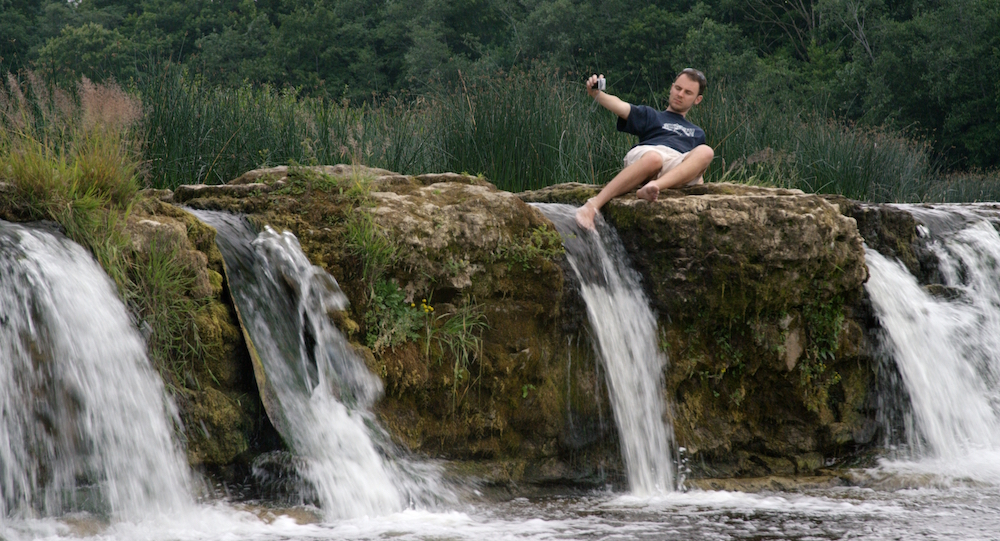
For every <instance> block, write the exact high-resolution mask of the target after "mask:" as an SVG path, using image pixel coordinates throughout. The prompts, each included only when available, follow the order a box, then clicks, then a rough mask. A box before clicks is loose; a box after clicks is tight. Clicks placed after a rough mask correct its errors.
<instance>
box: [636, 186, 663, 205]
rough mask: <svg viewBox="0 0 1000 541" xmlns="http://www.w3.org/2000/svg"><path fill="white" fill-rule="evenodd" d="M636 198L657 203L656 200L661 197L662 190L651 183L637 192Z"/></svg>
mask: <svg viewBox="0 0 1000 541" xmlns="http://www.w3.org/2000/svg"><path fill="white" fill-rule="evenodd" d="M635 196H636V197H638V198H639V199H645V200H646V201H656V198H657V197H660V188H659V186H657V185H656V184H655V183H652V182H650V183H649V184H646V185H645V186H643V187H642V188H639V191H637V192H635Z"/></svg>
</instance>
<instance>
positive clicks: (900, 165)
mask: <svg viewBox="0 0 1000 541" xmlns="http://www.w3.org/2000/svg"><path fill="white" fill-rule="evenodd" d="M691 116H692V118H693V119H694V121H695V122H699V123H701V124H702V126H703V127H704V128H705V131H706V132H707V133H708V139H709V140H708V143H709V144H710V145H712V146H713V147H714V148H715V149H716V156H717V162H716V163H714V164H713V167H712V168H711V169H710V171H709V175H708V178H707V180H710V181H712V180H715V181H718V180H728V181H733V182H747V183H757V184H767V185H773V186H781V187H788V188H798V189H801V190H803V191H806V192H811V193H830V194H841V195H844V196H846V197H850V198H853V199H858V200H863V201H870V202H903V201H914V200H919V199H920V197H921V195H922V192H923V190H922V189H921V187H922V186H924V185H926V184H927V183H928V182H929V179H931V178H935V177H937V176H938V171H937V170H936V168H935V167H934V165H933V160H932V158H931V152H930V150H929V147H928V146H927V145H924V144H921V143H919V142H915V141H913V140H910V139H907V138H905V137H903V136H901V135H897V134H895V133H893V132H890V131H887V130H880V129H875V128H871V127H859V126H852V125H848V124H844V123H842V122H837V121H834V120H829V119H825V118H822V117H820V116H819V115H818V114H814V113H811V112H807V111H801V110H796V109H791V108H784V107H782V106H781V104H776V103H773V102H769V101H767V100H760V101H754V100H753V99H752V98H749V97H747V96H739V95H736V94H735V93H733V92H730V91H729V90H728V89H726V88H715V89H710V90H709V92H708V93H707V94H706V97H705V100H704V101H703V103H702V104H701V105H699V106H698V107H696V108H695V109H694V110H692V115H691Z"/></svg>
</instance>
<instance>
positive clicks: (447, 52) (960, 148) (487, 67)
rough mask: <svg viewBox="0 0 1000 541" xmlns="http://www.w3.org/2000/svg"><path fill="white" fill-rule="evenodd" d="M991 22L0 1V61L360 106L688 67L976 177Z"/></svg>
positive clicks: (985, 129)
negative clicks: (539, 67)
mask: <svg viewBox="0 0 1000 541" xmlns="http://www.w3.org/2000/svg"><path fill="white" fill-rule="evenodd" d="M996 28H1000V0H950V1H947V2H944V1H941V0H794V1H785V0H741V1H735V0H703V1H699V2H693V1H690V0H670V1H667V0H645V1H641V2H630V1H626V0H601V1H597V0H459V1H450V2H446V1H442V0H413V1H410V2H395V1H389V0H379V1H376V2H367V1H361V0H262V1H257V2H251V1H249V0H220V1H212V2H206V1H196V2H183V1H180V0H127V1H110V0H80V1H79V2H66V1H65V0H42V1H41V2H37V1H30V2H29V1H25V0H2V1H0V36H3V39H2V42H0V69H2V70H3V71H11V72H15V73H17V72H19V71H20V70H21V69H23V68H33V69H35V70H38V71H41V72H42V73H44V74H45V75H46V76H49V77H56V78H59V79H62V80H64V81H76V80H78V78H79V76H80V75H85V76H87V77H89V78H91V79H92V80H95V81H103V80H104V79H105V78H107V77H112V76H113V77H115V78H116V79H117V80H118V81H119V82H122V83H125V82H127V81H129V80H132V79H134V78H136V77H140V76H142V75H143V74H150V73H156V72H158V70H159V68H158V66H162V65H163V64H164V63H166V62H168V61H169V62H174V63H179V64H181V65H182V66H184V67H185V68H186V69H187V70H188V73H189V74H191V76H192V77H194V78H196V79H198V80H199V81H200V82H201V83H200V84H203V85H205V87H212V86H216V85H220V84H221V85H225V86H228V87H230V88H235V87H239V86H241V85H243V84H244V83H249V84H252V85H261V84H267V85H270V87H272V88H276V89H285V88H293V89H296V91H297V92H298V93H300V94H302V95H307V96H311V97H323V98H326V99H328V100H329V99H332V100H334V101H337V102H340V101H341V100H350V102H351V103H354V104H357V103H360V102H362V101H363V102H368V103H372V102H373V101H377V100H378V99H380V98H379V96H381V97H383V98H384V97H385V96H389V95H392V96H395V97H397V98H399V97H403V98H404V99H406V96H409V97H410V98H414V97H416V96H425V95H429V94H430V93H431V92H433V91H439V90H440V89H441V88H445V87H447V88H454V87H455V86H458V85H460V84H461V81H462V79H463V75H464V79H465V80H478V81H485V80H487V79H488V78H490V77H494V76H496V74H498V73H503V72H510V70H511V69H513V68H515V67H521V68H526V67H528V66H529V65H531V64H532V63H535V62H538V61H541V62H545V63H546V64H547V65H549V66H552V67H557V68H559V69H560V70H562V72H563V73H567V72H569V73H575V74H577V75H574V76H573V78H576V79H579V78H580V75H582V74H584V73H589V72H591V71H598V72H603V73H605V74H607V75H608V78H609V82H610V83H611V84H612V88H613V89H614V91H615V92H616V93H618V94H619V95H622V96H623V97H625V98H627V99H634V100H639V101H646V100H652V101H655V100H656V99H657V95H658V94H660V93H662V92H663V91H664V90H665V89H666V88H667V86H668V83H669V81H670V80H671V78H672V76H673V74H674V73H676V72H677V71H678V70H679V69H680V68H683V67H685V66H688V65H692V66H696V67H699V68H701V69H703V70H704V71H705V72H706V73H707V74H708V76H709V81H710V83H712V84H725V85H726V87H727V88H729V89H731V91H732V92H733V93H734V94H736V95H740V96H742V97H743V99H745V100H748V101H753V102H760V101H772V102H775V103H780V104H783V105H785V106H790V107H793V108H799V109H807V110H814V111H817V112H819V113H820V114H822V115H824V116H826V117H835V118H839V119H841V120H845V119H846V120H850V121H856V122H858V123H859V124H861V125H867V126H875V127H883V126H886V127H889V128H892V129H897V130H905V131H906V132H907V133H908V134H910V135H912V136H917V137H921V138H926V139H927V140H928V141H930V142H931V144H932V146H933V150H934V151H935V152H936V153H939V154H941V155H943V156H944V158H945V165H946V166H947V167H948V168H949V169H953V168H957V169H962V170H965V169H970V168H971V169H974V168H992V167H995V166H998V165H1000V152H997V150H996V149H997V148H1000V129H998V128H997V126H998V124H1000V33H998V32H996ZM29 29H33V30H29Z"/></svg>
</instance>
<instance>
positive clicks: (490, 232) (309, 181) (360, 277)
mask: <svg viewBox="0 0 1000 541" xmlns="http://www.w3.org/2000/svg"><path fill="white" fill-rule="evenodd" d="M595 193H596V190H595V188H594V187H591V186H585V185H575V184H574V185H562V186H555V187H550V188H547V189H545V190H540V191H537V192H528V193H524V194H519V195H518V196H514V195H512V194H510V193H507V192H502V191H499V190H496V189H495V188H494V187H493V186H492V185H490V184H489V183H488V182H486V181H484V180H483V179H479V178H476V177H470V176H467V175H454V174H443V175H421V176H417V177H411V176H404V175H399V174H396V173H392V172H388V171H383V170H376V169H368V168H360V167H350V166H334V167H322V168H288V167H283V168H272V169H268V170H260V171H254V172H250V173H247V174H246V175H244V176H243V177H241V178H240V179H237V180H235V181H233V182H232V183H231V184H230V185H228V186H221V187H189V188H183V189H178V190H177V192H175V193H174V194H171V195H170V196H169V197H168V199H169V198H171V197H172V200H173V201H174V202H180V201H183V202H184V203H185V204H187V205H191V206H193V207H196V208H211V209H217V210H230V211H235V212H242V213H246V214H248V215H250V216H251V218H252V219H253V220H255V221H257V222H258V223H261V224H264V223H266V224H270V225H272V226H273V227H275V228H276V229H279V230H280V229H288V230H291V231H292V232H293V233H294V234H295V235H296V236H297V237H298V238H299V240H300V242H301V243H302V247H303V250H304V251H305V252H306V253H307V255H309V257H310V259H311V260H312V261H313V262H314V263H316V264H318V265H320V266H322V267H324V268H325V269H327V271H328V272H330V273H331V274H332V275H333V276H335V277H336V279H337V280H338V281H339V282H340V285H341V287H342V288H343V290H344V291H345V293H346V294H347V295H348V297H349V299H350V303H351V305H350V307H349V309H348V310H347V311H346V312H344V313H341V314H335V315H334V316H335V319H336V321H337V324H338V326H339V327H340V328H341V329H342V330H343V331H344V332H345V334H346V335H347V336H348V338H349V339H350V340H352V342H354V343H355V344H356V346H357V347H358V349H359V351H360V352H361V353H362V354H363V355H364V356H365V358H366V360H367V363H368V365H369V367H370V368H371V369H372V370H373V371H374V372H375V373H376V374H378V375H379V376H380V377H381V378H382V379H383V382H384V383H385V388H386V394H385V396H384V397H383V399H382V400H381V401H380V403H379V405H378V407H377V410H378V414H379V416H380V420H381V421H382V423H383V425H384V426H385V427H386V428H387V429H388V430H390V431H391V432H392V433H393V435H394V436H395V437H396V438H397V440H399V441H400V442H402V443H403V444H404V445H406V446H407V447H408V448H410V449H411V450H413V451H416V452H419V453H425V454H428V455H432V456H440V457H445V458H449V459H467V460H472V461H474V462H476V463H478V464H483V465H485V466H483V468H481V469H480V470H476V471H477V472H478V473H477V475H483V476H484V477H486V478H488V479H493V480H497V481H504V480H516V481H524V480H535V481H547V482H568V481H573V482H579V481H581V480H583V481H586V480H588V479H589V480H595V477H593V476H594V475H596V472H598V471H601V470H603V471H605V472H607V471H615V470H616V469H617V468H620V462H619V461H618V459H617V452H618V447H617V442H616V441H615V437H616V436H615V430H614V427H613V423H611V422H610V419H611V412H610V411H609V410H608V404H607V399H606V389H605V387H604V379H603V375H602V373H601V371H600V367H599V366H598V365H597V364H596V362H595V360H594V355H593V352H592V348H591V345H590V344H589V343H588V341H587V340H588V338H587V336H588V333H587V332H586V329H585V328H584V327H585V325H586V324H585V317H584V316H583V307H582V306H581V305H580V298H579V295H577V294H576V292H575V291H574V287H575V286H574V285H573V284H572V282H571V281H570V279H569V278H567V276H568V275H569V273H567V272H565V269H564V268H563V267H562V266H561V265H564V264H565V260H564V259H563V256H562V255H561V254H560V253H559V250H558V244H559V241H558V239H557V238H553V236H552V234H553V232H554V230H553V228H552V227H551V224H549V223H548V221H547V219H545V218H544V217H543V216H542V215H541V214H540V213H539V212H537V211H536V210H535V209H533V208H532V207H530V206H529V205H527V204H525V203H524V201H540V202H564V203H575V204H580V203H582V202H583V201H585V200H586V199H587V198H588V197H590V196H592V195H594V194H595ZM165 197H167V196H165ZM834 203H836V202H834ZM834 203H831V202H830V201H829V200H827V199H824V198H822V197H818V196H813V195H808V194H803V193H801V192H798V191H790V190H777V189H768V188H755V187H747V186H737V185H729V184H715V185H703V186H696V187H690V188H684V189H681V190H668V191H666V192H665V193H663V194H661V199H660V200H659V201H657V202H655V203H649V202H646V201H640V200H637V199H635V198H634V196H624V197H621V198H617V199H615V200H613V201H612V202H611V203H609V205H607V206H606V207H605V209H603V211H602V212H603V214H604V216H605V218H606V219H607V220H608V221H609V222H610V223H612V225H614V226H615V227H616V228H617V229H618V231H619V233H620V235H621V237H622V240H623V242H624V244H625V246H626V249H627V250H628V251H629V253H630V257H631V258H632V261H633V264H634V265H635V267H636V268H637V269H638V270H639V271H640V273H641V274H642V275H643V283H644V287H645V288H646V290H647V292H648V293H649V296H650V299H651V303H652V304H653V306H654V308H655V309H656V310H657V311H658V313H659V323H660V329H661V341H660V347H661V348H662V349H663V350H665V351H666V352H667V354H668V356H669V359H670V365H669V367H668V368H667V371H666V374H665V380H666V385H667V388H666V397H667V401H668V406H669V408H668V411H669V412H670V413H669V414H670V416H671V417H672V422H673V425H674V430H675V433H676V436H677V440H678V443H679V444H680V445H681V446H682V447H684V453H683V455H682V456H683V457H684V458H685V459H687V460H688V464H689V465H691V466H692V468H693V469H694V470H695V471H694V472H693V474H694V475H696V476H722V477H730V476H760V475H792V474H798V475H802V474H807V473H812V472H814V471H816V470H818V469H820V468H822V467H824V466H825V465H826V464H827V463H828V461H829V460H830V459H832V458H837V457H843V456H846V455H848V454H850V453H851V452H853V451H854V450H856V449H857V448H859V447H863V446H865V445H866V444H868V443H870V442H871V441H872V439H873V438H874V436H875V426H874V422H873V419H874V412H873V406H872V400H871V389H872V387H873V381H874V371H873V366H874V365H873V362H872V361H871V359H869V358H867V357H866V356H865V353H864V351H865V350H864V345H865V343H864V332H863V328H862V325H860V324H859V320H860V316H859V314H860V313H861V312H862V306H861V300H862V293H863V289H862V287H863V283H864V280H865V279H866V277H867V271H866V267H865V265H864V253H863V250H862V244H861V236H860V235H859V234H858V228H857V225H856V222H855V220H854V219H852V218H851V217H847V216H845V215H844V209H842V208H840V207H841V205H840V204H834ZM365 235H368V236H365ZM379 247H382V248H384V251H381V252H380V251H379V249H381V248H379ZM387 284H389V285H388V286H387ZM386 287H388V289H386ZM387 291H388V293H386V292H387ZM397 291H398V295H397V296H396V297H392V295H393V294H395V293H393V292H397ZM387 299H391V300H387ZM425 306H426V307H427V308H426V309H425V311H423V312H419V310H420V309H421V308H424V307H425ZM431 308H433V311H429V310H430V309H431ZM411 309H413V310H415V311H417V312H414V311H410V310H411ZM460 315H461V316H462V317H465V318H471V319H466V321H471V322H474V323H476V326H474V328H473V329H474V330H473V331H472V332H471V333H464V334H463V333H462V332H457V331H456V330H455V329H456V327H455V326H454V325H451V324H454V323H455V322H456V321H458V320H456V318H457V317H459V316H460ZM393 318H396V319H393ZM386 321H390V322H392V323H393V325H397V324H398V325H397V326H396V327H392V325H386V324H385V322H386ZM449 325H451V326H449ZM389 328H398V329H402V332H401V334H399V335H398V336H396V337H395V338H392V337H389V338H386V337H385V336H383V335H379V333H380V332H382V333H384V332H387V331H386V329H389ZM380 329H381V330H380ZM448 329H450V330H448ZM373 333H374V334H373ZM373 336H375V338H377V339H376V340H373V339H372V337H373ZM394 336H395V335H394ZM382 338H385V339H384V340H382ZM463 344H464V346H463ZM463 347H465V349H464V350H463ZM463 351H464V352H465V356H464V357H462V356H461V355H462V352H463ZM247 370H249V367H247ZM206 403H207V401H206Z"/></svg>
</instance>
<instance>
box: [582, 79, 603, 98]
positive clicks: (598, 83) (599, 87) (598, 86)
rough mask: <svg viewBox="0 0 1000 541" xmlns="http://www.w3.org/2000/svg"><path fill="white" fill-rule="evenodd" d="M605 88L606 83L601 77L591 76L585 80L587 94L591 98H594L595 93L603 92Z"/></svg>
mask: <svg viewBox="0 0 1000 541" xmlns="http://www.w3.org/2000/svg"><path fill="white" fill-rule="evenodd" d="M605 88H607V81H606V80H605V79H604V76H603V75H591V76H590V78H589V79H587V93H588V94H590V97H591V98H596V97H597V93H598V92H604V89H605Z"/></svg>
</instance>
